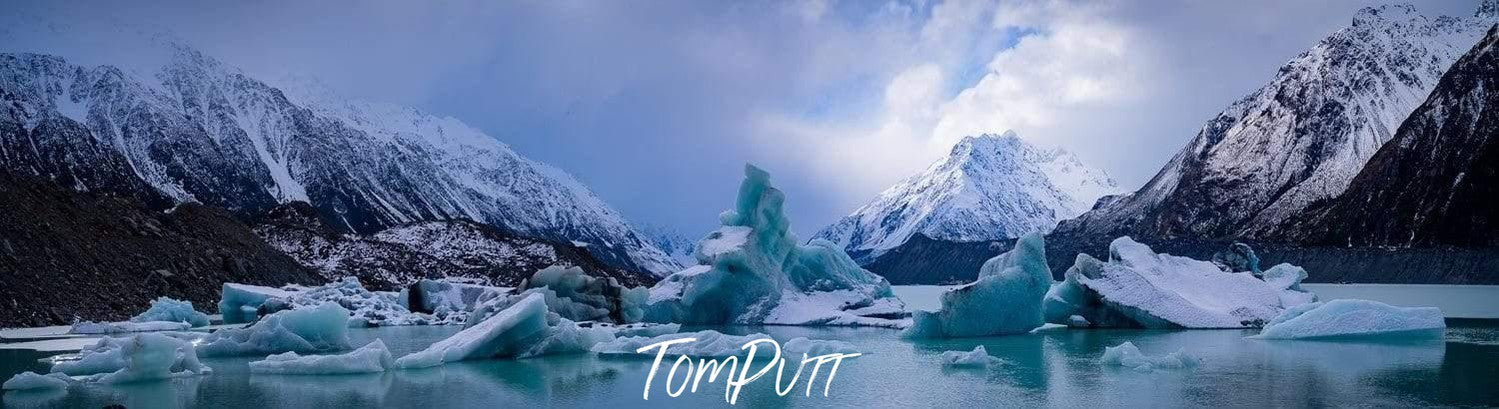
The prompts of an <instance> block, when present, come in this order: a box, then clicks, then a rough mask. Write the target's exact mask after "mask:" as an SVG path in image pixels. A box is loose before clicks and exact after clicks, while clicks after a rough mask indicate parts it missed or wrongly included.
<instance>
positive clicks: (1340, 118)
mask: <svg viewBox="0 0 1499 409" xmlns="http://www.w3.org/2000/svg"><path fill="white" fill-rule="evenodd" d="M1494 2H1495V1H1494V0H1487V1H1486V3H1485V6H1484V8H1481V9H1480V11H1479V12H1478V13H1476V14H1475V16H1474V17H1471V18H1467V17H1446V16H1443V17H1437V18H1427V17H1425V16H1422V15H1420V14H1418V13H1417V12H1416V11H1415V9H1414V8H1413V7H1411V6H1409V5H1393V6H1383V7H1377V8H1374V7H1370V8H1364V9H1362V10H1360V11H1359V12H1358V13H1357V15H1356V16H1355V17H1354V18H1353V24H1352V25H1351V26H1350V27H1347V28H1344V29H1342V30H1339V31H1337V32H1335V33H1333V34H1331V35H1329V36H1328V37H1327V38H1325V39H1323V40H1322V41H1320V42H1319V43H1318V44H1317V45H1316V46H1314V47H1312V48H1311V49H1310V50H1308V51H1307V52H1305V53H1302V54H1301V55H1299V56H1297V57H1296V58H1294V59H1292V60H1291V61H1290V62H1288V63H1287V64H1286V65H1284V66H1282V67H1281V68H1280V70H1279V71H1278V72H1277V73H1276V75H1275V77H1274V78H1272V79H1271V81H1270V82H1269V83H1268V84H1266V85H1265V86H1264V87H1262V88H1260V89H1259V90H1257V91H1255V92H1253V93H1251V94H1250V95H1248V96H1246V97H1244V98H1243V99H1241V100H1239V101H1238V102H1235V103H1234V104H1232V105H1230V106H1229V107H1228V109H1226V110H1224V111H1223V112H1222V113H1221V114H1219V115H1218V116H1217V117H1215V118H1213V119H1212V120H1210V121H1208V123H1207V124H1206V125H1205V126H1204V127H1203V128H1202V129H1201V131H1200V132H1199V133H1198V134H1197V136H1196V137H1195V138H1193V139H1192V140H1191V141H1190V142H1189V143H1188V144H1187V146H1186V147H1185V148H1183V149H1182V150H1181V151H1180V152H1179V153H1177V155H1176V156H1174V157H1173V158H1172V159H1171V161H1170V162H1169V163H1168V164H1167V165H1166V166H1165V167H1164V168H1163V169H1162V170H1161V171H1160V172H1159V173H1158V174H1157V175H1156V176H1155V177H1154V178H1152V179H1151V180H1150V181H1149V182H1148V183H1147V184H1146V185H1145V186H1144V187H1142V188H1141V189H1139V190H1138V191H1136V192H1134V193H1132V194H1130V195H1128V196H1125V197H1121V198H1119V199H1118V200H1114V201H1112V202H1111V203H1108V204H1105V205H1103V206H1100V207H1099V208H1098V209H1095V210H1092V211H1089V212H1088V213H1085V214H1083V215H1082V216H1080V217H1078V218H1077V219H1074V220H1068V221H1064V222H1062V223H1061V224H1060V225H1059V226H1058V228H1057V232H1058V233H1059V234H1063V235H1068V236H1072V237H1116V236H1120V235H1132V236H1136V237H1144V238H1150V237H1160V238H1173V237H1195V238H1206V239H1220V238H1232V237H1242V238H1259V237H1274V236H1275V235H1276V233H1275V232H1274V229H1275V228H1276V227H1277V226H1280V225H1282V224H1283V222H1284V221H1285V220H1287V219H1288V218H1292V217H1297V216H1299V215H1300V214H1301V213H1302V212H1303V211H1304V210H1305V209H1306V208H1307V207H1308V206H1310V205H1311V204H1313V203H1316V202H1318V201H1322V200H1327V199H1331V198H1333V197H1336V196H1337V195H1339V194H1341V193H1342V192H1343V191H1344V190H1345V189H1346V188H1347V186H1348V183H1349V182H1350V181H1351V180H1352V179H1353V177H1354V175H1356V174H1357V173H1358V172H1359V170H1360V169H1362V168H1363V166H1364V164H1365V163H1366V162H1367V161H1368V159H1369V158H1370V157H1372V156H1373V155H1374V153H1375V152H1376V151H1378V150H1379V148H1380V147H1381V146H1383V145H1384V144H1385V142H1387V141H1389V140H1390V139H1391V138H1392V136H1393V134H1394V132H1395V129H1396V127H1397V126H1398V125H1399V124H1400V123H1401V122H1402V121H1404V120H1405V118H1406V117H1408V116H1409V114H1410V113H1411V112H1412V111H1413V110H1414V109H1415V108H1416V106H1417V105H1419V104H1420V103H1421V102H1422V101H1424V100H1425V98H1426V96H1427V95H1428V94H1430V91H1431V90H1432V89H1433V88H1434V87H1435V86H1436V83H1437V80H1438V79H1439V78H1440V77H1441V75H1442V73H1443V72H1446V71H1447V68H1448V67H1449V66H1451V64H1452V63H1453V62H1454V61H1456V60H1457V58H1458V57H1459V56H1461V55H1462V54H1463V53H1464V52H1466V51H1467V50H1468V49H1469V48H1470V47H1471V46H1472V45H1473V44H1474V43H1475V42H1476V41H1477V40H1478V38H1479V37H1480V36H1481V35H1482V34H1483V31H1484V30H1485V29H1487V28H1488V27H1489V25H1490V24H1492V22H1493V21H1495V19H1496V18H1499V16H1495V14H1494V13H1493V12H1492V11H1491V10H1493V9H1494V7H1493V3H1494ZM1485 10H1489V11H1485Z"/></svg>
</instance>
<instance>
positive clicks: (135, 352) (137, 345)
mask: <svg viewBox="0 0 1499 409" xmlns="http://www.w3.org/2000/svg"><path fill="white" fill-rule="evenodd" d="M120 354H121V355H122V356H123V357H124V361H125V366H124V367H123V368H120V369H119V370H117V371H114V372H110V373H107V374H103V375H98V376H97V378H95V379H94V380H96V381H98V382H102V383H129V382H139V381H149V380H157V379H168V378H176V377H183V376H192V375H202V374H207V373H210V372H212V370H211V369H210V368H208V366H205V365H203V364H202V363H201V362H198V354H197V351H196V350H195V349H194V348H193V344H192V342H189V341H185V340H182V339H179V338H174V337H171V336H167V335H163V334H155V333H150V334H140V335H136V336H133V337H130V338H129V339H127V341H126V342H125V343H124V345H122V347H121V348H120Z"/></svg>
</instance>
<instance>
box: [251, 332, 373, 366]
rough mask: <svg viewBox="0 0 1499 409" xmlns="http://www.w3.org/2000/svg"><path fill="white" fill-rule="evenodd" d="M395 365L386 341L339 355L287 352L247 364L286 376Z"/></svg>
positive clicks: (371, 343)
mask: <svg viewBox="0 0 1499 409" xmlns="http://www.w3.org/2000/svg"><path fill="white" fill-rule="evenodd" d="M394 366H395V358H393V357H391V355H390V350H389V349H386V348H385V342H384V341H381V340H378V339H376V340H375V341H374V342H370V343H369V344H367V345H365V346H362V347H359V349H356V350H353V351H351V352H348V353H344V354H338V355H306V356H302V355H297V353H296V352H287V353H282V354H276V355H271V356H268V357H266V358H265V360H261V361H255V362H251V363H250V372H253V373H263V374H289V375H342V374H358V373H374V372H385V370H386V369H390V368H392V367H394Z"/></svg>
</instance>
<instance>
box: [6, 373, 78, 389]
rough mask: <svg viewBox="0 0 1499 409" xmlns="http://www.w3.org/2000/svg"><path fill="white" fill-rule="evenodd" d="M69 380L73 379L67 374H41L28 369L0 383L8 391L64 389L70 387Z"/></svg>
mask: <svg viewBox="0 0 1499 409" xmlns="http://www.w3.org/2000/svg"><path fill="white" fill-rule="evenodd" d="M69 380H71V379H70V378H68V376H67V375H64V374H60V373H51V374H46V375H40V374H37V373H36V372H30V371H27V372H21V373H19V374H16V376H12V377H10V379H7V380H6V381H5V384H3V385H0V389H4V390H8V391H20V390H44V389H64V388H67V387H68V381H69Z"/></svg>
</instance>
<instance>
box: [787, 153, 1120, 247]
mask: <svg viewBox="0 0 1499 409" xmlns="http://www.w3.org/2000/svg"><path fill="white" fill-rule="evenodd" d="M1115 193H1119V185H1118V184H1117V183H1115V182H1114V180H1113V179H1110V178H1109V176H1108V175H1107V174H1105V173H1104V172H1103V171H1100V170H1097V169H1093V168H1090V167H1087V166H1085V165H1083V164H1082V162H1080V161H1078V159H1077V157H1076V156H1074V155H1072V154H1071V153H1069V152H1067V151H1064V150H1061V149H1042V148H1039V147H1036V146H1034V145H1031V144H1030V143H1027V142H1026V141H1024V140H1022V139H1021V138H1020V137H1018V136H1016V135H1015V133H1014V132H1013V131H1011V132H1005V133H1004V134H1003V135H980V136H970V137H967V138H963V140H962V141H961V142H959V143H958V144H957V145H956V146H953V148H952V151H951V152H950V153H949V154H948V156H947V157H945V158H942V159H940V160H938V161H937V162H936V163H933V164H932V165H931V166H929V167H927V169H926V170H925V171H922V172H921V173H920V174H917V175H916V176H912V177H911V178H909V179H906V180H905V181H902V182H900V183H899V184H896V185H895V186H892V187H891V188H889V189H886V190H885V191H884V192H883V193H880V195H879V197H876V198H875V200H874V201H872V202H870V203H869V204H866V205H864V206H862V207H860V208H858V209H857V210H855V211H854V212H853V213H852V214H850V215H848V216H845V217H844V218H843V219H841V220H839V221H838V222H837V223H834V224H833V225H831V226H828V227H827V228H825V229H823V230H822V231H820V232H818V233H817V234H816V235H815V236H814V237H815V238H818V239H826V240H829V241H832V242H835V243H838V244H839V245H840V246H842V247H843V248H844V249H846V250H848V251H849V253H851V254H853V255H854V256H855V258H856V259H858V260H860V262H867V261H869V260H872V259H873V258H874V257H877V256H878V255H879V254H881V253H882V252H884V251H887V250H889V249H892V248H895V247H898V246H900V245H901V244H904V243H905V242H906V241H907V240H909V239H910V238H911V236H912V235H913V234H916V233H920V234H922V235H924V236H926V237H929V238H934V239H938V240H947V241H958V242H973V241H985V240H997V239H1005V238H1013V237H1019V236H1020V235H1022V234H1025V233H1029V232H1036V231H1041V232H1045V231H1050V230H1051V229H1052V228H1053V227H1055V226H1056V224H1057V222H1058V221H1060V220H1063V219H1067V218H1070V217H1074V216H1077V215H1079V214H1082V213H1083V212H1084V211H1086V210H1088V208H1089V207H1090V206H1092V205H1093V204H1094V203H1095V202H1096V201H1097V200H1098V199H1099V198H1101V197H1103V196H1105V195H1109V194H1115Z"/></svg>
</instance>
